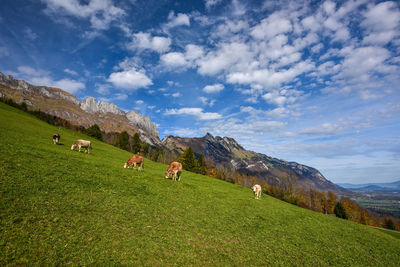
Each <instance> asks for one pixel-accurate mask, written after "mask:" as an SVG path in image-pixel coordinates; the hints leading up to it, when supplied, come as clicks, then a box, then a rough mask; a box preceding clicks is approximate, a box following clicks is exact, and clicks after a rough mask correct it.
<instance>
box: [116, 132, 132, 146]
mask: <svg viewBox="0 0 400 267" xmlns="http://www.w3.org/2000/svg"><path fill="white" fill-rule="evenodd" d="M116 145H117V146H118V147H119V148H122V149H124V150H128V149H129V134H128V133H127V132H126V131H123V132H122V133H120V134H119V135H118V137H117V142H116Z"/></svg>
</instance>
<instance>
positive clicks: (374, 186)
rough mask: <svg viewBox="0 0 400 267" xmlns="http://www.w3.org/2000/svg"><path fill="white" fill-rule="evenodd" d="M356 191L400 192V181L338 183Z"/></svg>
mask: <svg viewBox="0 0 400 267" xmlns="http://www.w3.org/2000/svg"><path fill="white" fill-rule="evenodd" d="M338 185H339V186H342V187H344V188H347V189H349V190H351V191H354V192H400V181H396V182H391V183H367V184H349V183H341V184H338Z"/></svg>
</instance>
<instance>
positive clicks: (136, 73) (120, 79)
mask: <svg viewBox="0 0 400 267" xmlns="http://www.w3.org/2000/svg"><path fill="white" fill-rule="evenodd" d="M107 81H108V82H111V83H112V84H113V85H114V86H116V87H119V88H122V89H128V90H136V89H138V88H146V87H148V86H150V85H152V84H153V82H152V81H151V79H150V78H149V77H147V76H146V74H145V72H144V70H137V69H130V70H124V71H120V72H114V73H111V75H110V77H109V78H108V80H107Z"/></svg>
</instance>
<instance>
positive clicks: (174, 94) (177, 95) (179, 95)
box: [172, 92, 182, 98]
mask: <svg viewBox="0 0 400 267" xmlns="http://www.w3.org/2000/svg"><path fill="white" fill-rule="evenodd" d="M181 96H182V95H181V93H179V92H176V93H173V94H172V97H175V98H176V97H181Z"/></svg>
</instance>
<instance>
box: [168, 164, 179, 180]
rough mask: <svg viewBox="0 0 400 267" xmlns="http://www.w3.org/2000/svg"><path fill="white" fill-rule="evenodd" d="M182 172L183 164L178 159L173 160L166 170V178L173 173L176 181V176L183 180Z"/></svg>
mask: <svg viewBox="0 0 400 267" xmlns="http://www.w3.org/2000/svg"><path fill="white" fill-rule="evenodd" d="M181 173H182V164H181V163H180V162H177V161H173V162H171V163H170V164H169V167H168V169H167V171H166V172H165V179H168V178H169V177H170V176H171V175H173V177H172V179H173V180H174V181H176V177H177V176H178V181H180V180H181Z"/></svg>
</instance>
